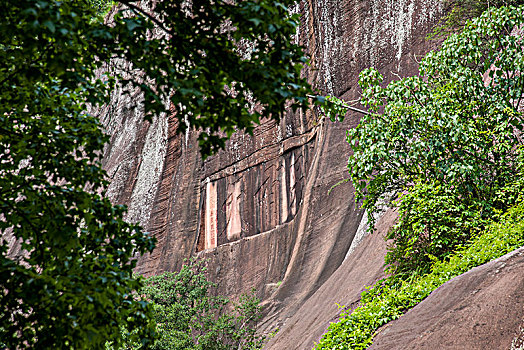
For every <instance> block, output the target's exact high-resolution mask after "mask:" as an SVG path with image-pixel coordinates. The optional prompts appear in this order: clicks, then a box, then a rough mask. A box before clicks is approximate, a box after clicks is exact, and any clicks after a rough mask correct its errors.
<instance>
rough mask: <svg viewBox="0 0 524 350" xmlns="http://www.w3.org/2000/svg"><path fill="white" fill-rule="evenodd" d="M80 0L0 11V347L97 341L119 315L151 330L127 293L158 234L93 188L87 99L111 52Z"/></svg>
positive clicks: (96, 144) (94, 160) (99, 144)
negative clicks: (11, 240)
mask: <svg viewBox="0 0 524 350" xmlns="http://www.w3.org/2000/svg"><path fill="white" fill-rule="evenodd" d="M92 18H93V14H92V12H91V11H90V8H89V7H87V6H85V4H82V2H65V3H58V2H44V1H23V0H22V1H19V0H17V1H7V2H5V1H4V3H3V4H2V18H1V20H0V101H1V102H0V192H1V195H0V213H1V219H0V232H2V233H5V232H6V231H8V230H11V229H12V234H13V235H14V237H15V238H16V239H17V240H19V241H20V242H21V244H22V248H23V249H24V250H25V251H26V254H25V255H24V256H23V257H21V260H20V261H14V260H12V259H11V258H9V257H8V256H7V245H6V242H5V241H2V245H1V246H0V290H1V292H0V339H1V340H2V342H3V343H4V345H5V346H6V347H7V348H10V349H20V348H46V349H59V348H75V349H82V348H89V349H93V348H99V347H102V346H103V344H104V343H105V341H106V340H108V339H112V340H114V341H116V342H118V338H119V336H120V333H119V329H120V325H122V324H124V325H126V326H127V327H128V328H130V329H131V328H136V329H139V332H138V333H137V336H138V337H139V338H140V339H142V341H144V342H147V341H150V340H151V338H152V336H153V333H154V325H153V324H151V322H150V321H149V315H150V308H149V307H148V306H147V304H146V303H143V302H139V301H135V300H133V298H132V297H131V292H132V291H133V290H134V289H136V288H138V287H140V284H139V283H138V282H137V281H136V280H135V279H134V278H133V277H132V269H133V267H134V265H135V262H134V260H132V257H133V256H134V254H136V253H144V252H146V251H151V250H152V248H153V241H152V240H151V239H150V238H148V237H147V236H146V235H145V234H144V233H143V232H142V231H141V229H140V228H139V227H138V226H135V225H130V224H127V223H125V222H124V221H123V220H122V215H123V213H124V208H123V207H121V206H113V205H112V204H111V203H110V202H109V200H108V199H105V198H103V197H101V196H100V195H99V193H103V191H104V188H105V187H106V185H107V182H106V180H105V172H104V171H103V170H102V169H101V167H100V162H99V159H98V157H99V155H100V150H101V149H102V148H103V146H104V143H105V142H106V141H107V137H106V136H105V135H104V134H103V132H102V130H101V127H100V125H99V122H98V120H97V119H95V118H94V117H92V116H90V115H87V114H86V113H85V112H84V110H85V101H89V102H93V103H96V102H102V101H105V100H104V94H105V92H106V91H107V88H108V87H109V86H110V84H109V83H104V82H102V81H97V80H95V79H93V70H94V69H95V67H96V64H95V62H96V58H95V57H98V58H100V59H105V58H108V56H109V47H108V46H107V45H106V44H107V40H106V36H107V29H106V28H105V27H103V26H101V25H99V24H96V23H91V24H90V23H89V22H90V20H91V19H92Z"/></svg>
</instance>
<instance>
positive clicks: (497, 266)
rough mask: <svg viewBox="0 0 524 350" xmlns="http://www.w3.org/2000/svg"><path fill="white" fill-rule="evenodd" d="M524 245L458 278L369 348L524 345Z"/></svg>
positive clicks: (385, 330)
mask: <svg viewBox="0 0 524 350" xmlns="http://www.w3.org/2000/svg"><path fill="white" fill-rule="evenodd" d="M523 271H524V248H520V249H518V250H516V251H514V252H512V253H509V254H506V255H505V256H503V257H501V258H499V259H496V260H493V261H491V262H489V263H487V264H485V265H482V266H479V267H476V268H474V269H472V270H471V271H468V272H466V273H465V274H462V275H460V276H458V277H455V278H453V279H452V280H450V281H448V282H447V283H445V284H443V285H442V286H440V287H439V288H438V289H436V290H435V291H434V292H433V293H431V294H430V295H429V296H428V297H427V298H426V299H425V300H423V301H422V302H421V303H420V304H418V305H417V306H415V307H414V308H413V309H411V310H410V311H408V312H407V313H406V314H405V315H403V316H402V317H401V318H399V319H398V320H396V321H393V322H390V323H388V324H387V325H386V326H385V327H383V328H382V329H381V330H379V333H378V335H377V336H376V337H375V340H374V343H373V345H372V346H371V347H370V349H374V350H375V349H376V350H379V349H388V350H390V349H406V350H407V349H478V350H484V349H522V348H524V294H523V293H522V291H523V290H524V273H523Z"/></svg>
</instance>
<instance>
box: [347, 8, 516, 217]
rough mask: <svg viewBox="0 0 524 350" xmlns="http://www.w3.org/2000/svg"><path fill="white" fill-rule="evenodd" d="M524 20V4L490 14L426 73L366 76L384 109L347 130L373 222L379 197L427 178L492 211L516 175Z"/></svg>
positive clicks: (436, 56)
mask: <svg viewBox="0 0 524 350" xmlns="http://www.w3.org/2000/svg"><path fill="white" fill-rule="evenodd" d="M523 23H524V11H523V7H519V8H502V9H497V10H490V11H488V12H486V13H485V14H483V15H482V16H481V17H480V18H477V19H474V20H473V21H471V22H469V23H468V24H467V25H466V27H465V29H464V31H463V32H462V33H460V34H457V35H453V36H451V37H449V38H448V39H447V40H446V41H445V42H444V43H443V45H442V47H441V49H440V50H438V51H437V52H431V53H429V54H428V55H427V56H426V57H425V58H424V60H423V61H422V63H421V64H420V76H413V77H407V78H404V79H401V80H399V81H393V82H391V83H390V84H388V85H387V86H386V87H381V85H380V84H381V82H382V76H381V75H380V74H379V73H378V72H377V71H376V70H375V69H367V70H365V71H363V72H362V73H361V76H360V85H361V87H362V90H363V92H362V102H363V104H365V105H367V106H368V107H369V109H370V110H372V111H374V112H375V113H373V114H370V115H366V116H364V117H363V118H362V120H361V122H360V124H359V126H358V127H357V128H355V129H352V130H349V131H348V133H347V141H348V142H349V144H350V146H351V149H352V150H353V155H352V156H351V157H350V158H349V162H348V169H349V174H350V177H351V179H352V181H353V184H354V186H355V189H356V192H357V199H358V200H362V201H363V207H364V208H366V209H367V210H368V213H369V218H370V222H371V223H372V224H373V213H374V212H376V211H377V210H378V209H377V203H378V202H379V201H381V200H384V199H388V198H394V196H391V194H397V193H401V192H403V191H409V189H410V188H411V187H413V185H414V184H415V183H417V182H420V181H422V182H428V183H430V182H438V183H442V184H444V185H446V186H448V187H450V188H453V189H454V191H456V192H457V193H458V194H459V195H460V196H462V197H463V198H464V200H471V201H476V202H482V203H484V204H485V207H486V208H485V209H486V212H489V210H491V208H490V206H491V198H493V196H494V193H495V192H496V189H497V188H498V187H499V186H501V185H502V184H504V183H507V182H511V180H512V176H513V175H514V174H515V173H516V171H515V168H516V166H517V165H516V164H517V162H516V157H517V152H516V147H517V146H518V145H519V144H520V141H519V139H518V137H517V133H516V131H517V130H520V129H522V125H523V123H522V122H523V120H522V118H523V116H522V114H521V113H519V112H517V107H518V106H519V104H521V103H522V99H523V94H524V76H523V75H522V74H520V73H519V72H521V71H523V69H524V59H523V57H524V56H523V55H524V43H523V41H522V39H521V38H520V37H518V36H515V35H512V34H511V30H512V28H514V27H518V26H520V25H522V24H523ZM381 108H383V109H381ZM379 110H383V112H382V113H378V111H379ZM389 204H391V203H389ZM371 226H372V225H371Z"/></svg>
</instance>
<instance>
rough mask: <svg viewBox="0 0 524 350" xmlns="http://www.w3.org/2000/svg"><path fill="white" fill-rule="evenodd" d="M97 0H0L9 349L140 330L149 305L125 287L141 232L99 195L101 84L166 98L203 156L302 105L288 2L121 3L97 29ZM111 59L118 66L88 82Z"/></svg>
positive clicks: (2, 218) (161, 106)
mask: <svg viewBox="0 0 524 350" xmlns="http://www.w3.org/2000/svg"><path fill="white" fill-rule="evenodd" d="M93 3H95V5H97V6H95V7H93V6H92V4H93ZM105 3H106V2H104V1H102V2H101V1H89V0H79V1H57V0H37V1H35V0H16V1H15V0H4V1H3V2H2V4H1V8H2V17H1V18H0V193H1V195H0V232H1V233H2V235H10V237H13V239H14V240H16V241H18V242H19V243H20V244H21V246H22V248H23V252H24V254H23V256H21V257H19V260H13V257H12V256H10V255H9V254H8V244H7V241H6V240H4V239H2V242H1V245H0V339H1V340H2V342H3V343H4V344H3V346H6V347H8V348H11V349H18V348H57V349H58V348H75V349H76V348H90V349H91V348H100V347H101V346H103V344H105V342H106V341H113V343H114V344H115V345H116V346H118V344H119V343H120V342H121V341H122V335H121V334H120V331H119V330H120V329H121V326H125V328H126V329H134V330H136V332H133V333H132V334H129V335H127V336H128V337H131V338H133V337H134V338H136V339H137V340H139V341H141V342H142V343H143V344H147V343H148V342H149V343H151V342H152V339H153V338H154V324H152V322H151V321H150V319H149V317H150V315H151V313H150V311H151V310H150V307H149V306H148V305H147V303H145V302H143V301H140V300H135V299H134V298H133V297H132V291H133V290H136V289H138V288H140V283H139V282H138V281H137V280H135V279H134V278H133V277H132V269H133V267H134V266H135V260H134V259H133V257H134V256H135V255H136V254H142V253H145V252H147V251H151V250H152V249H153V245H154V242H153V240H152V239H151V238H150V237H148V236H147V235H146V234H145V233H144V232H143V231H142V230H141V229H140V227H138V226H136V225H131V224H128V223H126V222H124V221H123V215H124V212H125V208H124V207H121V206H114V205H112V204H111V203H110V202H109V200H108V199H106V198H104V197H103V193H104V191H105V189H106V187H107V185H108V183H107V181H106V174H105V172H104V171H103V170H102V168H101V164H100V159H99V157H100V155H101V152H102V149H103V147H104V144H105V143H106V142H107V141H108V137H107V136H106V135H105V134H104V133H103V131H102V127H101V125H100V123H99V121H98V120H97V119H96V118H94V117H93V116H91V115H89V114H88V113H86V112H85V111H86V107H87V105H92V106H96V105H100V104H104V103H107V102H108V101H109V99H108V96H109V92H110V90H111V88H112V87H113V86H114V84H115V82H118V83H119V84H121V85H122V86H124V87H126V88H127V90H128V91H132V90H133V89H134V88H139V89H140V90H141V91H142V97H141V99H142V100H143V102H144V103H143V106H144V108H145V112H146V114H147V115H148V116H151V115H154V114H159V113H160V112H165V111H166V107H169V106H166V103H165V101H166V100H169V101H170V103H169V104H170V105H171V107H173V108H174V110H175V113H176V115H177V117H178V118H180V120H181V121H182V123H180V125H181V127H180V128H179V129H178V131H179V132H183V131H184V128H186V127H188V126H189V127H193V128H196V129H198V130H199V132H200V146H201V150H202V154H203V155H204V156H205V155H209V154H210V153H211V152H212V151H214V150H216V149H217V148H220V147H223V145H224V140H225V139H226V138H227V137H228V136H230V135H231V133H232V132H233V131H234V130H235V128H238V129H243V130H246V131H248V132H249V131H251V130H252V128H253V122H256V121H258V120H259V119H260V118H261V117H263V116H267V117H271V118H276V119H278V117H279V114H280V113H281V112H282V110H283V109H284V106H285V104H286V101H291V102H290V104H293V105H294V106H297V105H304V104H306V103H307V100H306V97H305V92H307V91H309V87H308V85H307V83H306V82H305V81H304V80H302V79H301V78H300V74H299V73H300V69H301V68H302V65H303V63H304V62H305V58H304V56H303V53H302V50H301V49H300V48H299V47H298V46H297V45H294V44H292V43H291V42H290V36H291V34H292V33H294V30H295V28H296V26H297V23H298V22H297V21H298V19H297V17H296V16H289V15H288V6H289V5H290V4H291V3H292V1H288V0H283V1H280V2H277V1H270V0H261V1H241V2H230V1H207V0H205V1H202V0H194V1H189V2H187V1H177V0H175V1H161V2H156V7H153V8H151V7H149V8H146V7H140V6H142V4H139V3H138V2H132V1H124V0H122V1H120V5H119V6H120V7H119V9H120V11H118V13H116V14H115V15H114V16H113V17H112V18H111V20H110V21H109V23H110V24H109V25H108V24H105V23H104V21H103V20H102V19H103V18H101V14H100V10H101V9H103V8H104V6H103V5H104V4H105ZM112 60H113V61H115V60H116V62H120V61H126V62H128V63H129V64H131V71H127V72H125V73H126V74H122V76H118V75H117V76H111V75H109V74H105V75H102V77H101V78H100V79H97V74H98V73H99V72H101V71H104V69H105V68H106V67H107V66H106V65H107V63H108V62H111V61H112ZM121 68H122V69H123V67H121ZM169 104H168V105H169ZM186 123H187V124H186Z"/></svg>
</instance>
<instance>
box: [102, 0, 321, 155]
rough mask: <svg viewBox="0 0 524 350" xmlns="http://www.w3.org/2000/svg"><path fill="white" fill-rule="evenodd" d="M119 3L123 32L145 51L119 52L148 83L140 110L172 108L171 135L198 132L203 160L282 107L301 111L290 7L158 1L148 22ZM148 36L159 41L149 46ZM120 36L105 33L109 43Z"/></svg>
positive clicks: (301, 83)
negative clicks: (174, 131)
mask: <svg viewBox="0 0 524 350" xmlns="http://www.w3.org/2000/svg"><path fill="white" fill-rule="evenodd" d="M119 2H120V3H122V4H125V5H128V6H129V8H130V11H128V13H130V14H132V15H133V16H135V15H136V16H135V17H132V18H125V19H121V21H122V23H125V27H124V28H123V29H122V30H125V31H128V30H129V31H131V33H132V36H133V40H134V41H136V42H138V43H147V45H146V44H140V45H130V46H128V47H126V48H125V50H122V51H121V52H119V54H120V55H122V56H123V57H125V58H126V59H127V60H128V61H131V62H133V68H134V69H135V73H137V72H143V73H145V74H146V76H148V77H150V78H152V79H154V80H153V83H151V84H145V83H144V84H142V86H141V87H142V89H143V91H144V96H145V108H146V110H148V111H150V112H154V113H156V114H158V113H160V112H164V111H165V112H168V113H169V107H171V108H172V109H173V111H174V113H175V114H176V116H177V117H178V118H179V119H180V124H179V128H178V132H180V133H183V132H184V131H185V129H186V128H187V125H189V126H190V127H192V128H195V129H197V130H198V131H199V144H200V149H201V153H202V155H203V156H204V157H206V156H208V155H210V154H212V153H213V152H215V151H216V150H218V149H219V148H223V147H224V145H225V143H224V142H225V140H226V139H227V138H229V136H231V134H232V133H233V132H235V131H236V130H244V131H247V132H249V133H251V132H252V131H253V128H254V124H255V123H258V122H259V120H260V119H261V118H263V117H270V118H274V119H277V120H278V119H279V117H280V115H281V113H282V112H283V111H284V108H285V107H286V106H287V105H286V103H287V102H291V103H288V105H289V107H293V108H296V107H299V106H301V107H305V106H307V105H308V99H307V97H306V94H308V93H311V90H310V87H309V85H308V84H307V82H306V81H305V80H304V79H302V78H301V77H300V72H301V70H302V68H303V66H304V64H305V63H306V58H305V56H304V53H303V51H302V48H301V47H300V46H298V45H295V44H293V43H292V42H291V38H292V36H293V34H294V33H295V31H296V27H297V26H298V24H299V18H298V15H293V16H291V15H290V14H289V10H288V6H291V5H293V4H294V0H281V1H274V0H262V1H254V0H247V1H238V2H230V1H211V0H194V1H191V2H186V1H182V0H173V1H158V2H156V5H155V7H154V9H153V11H152V13H153V14H152V15H151V16H147V15H145V12H144V11H141V10H140V9H139V8H138V7H136V6H135V5H134V2H132V1H127V0H121V1H119ZM124 8H126V6H124ZM153 28H157V29H159V31H158V33H159V34H158V35H156V36H155V37H154V38H151V35H150V33H151V30H153ZM120 35H121V33H120V32H115V31H113V33H112V36H113V38H114V40H120ZM126 35H127V34H126ZM121 82H122V83H123V84H124V85H125V83H126V80H125V79H123V80H121ZM165 100H169V101H170V104H168V105H167V106H166V104H165V103H164V101H165ZM173 111H171V112H173Z"/></svg>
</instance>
